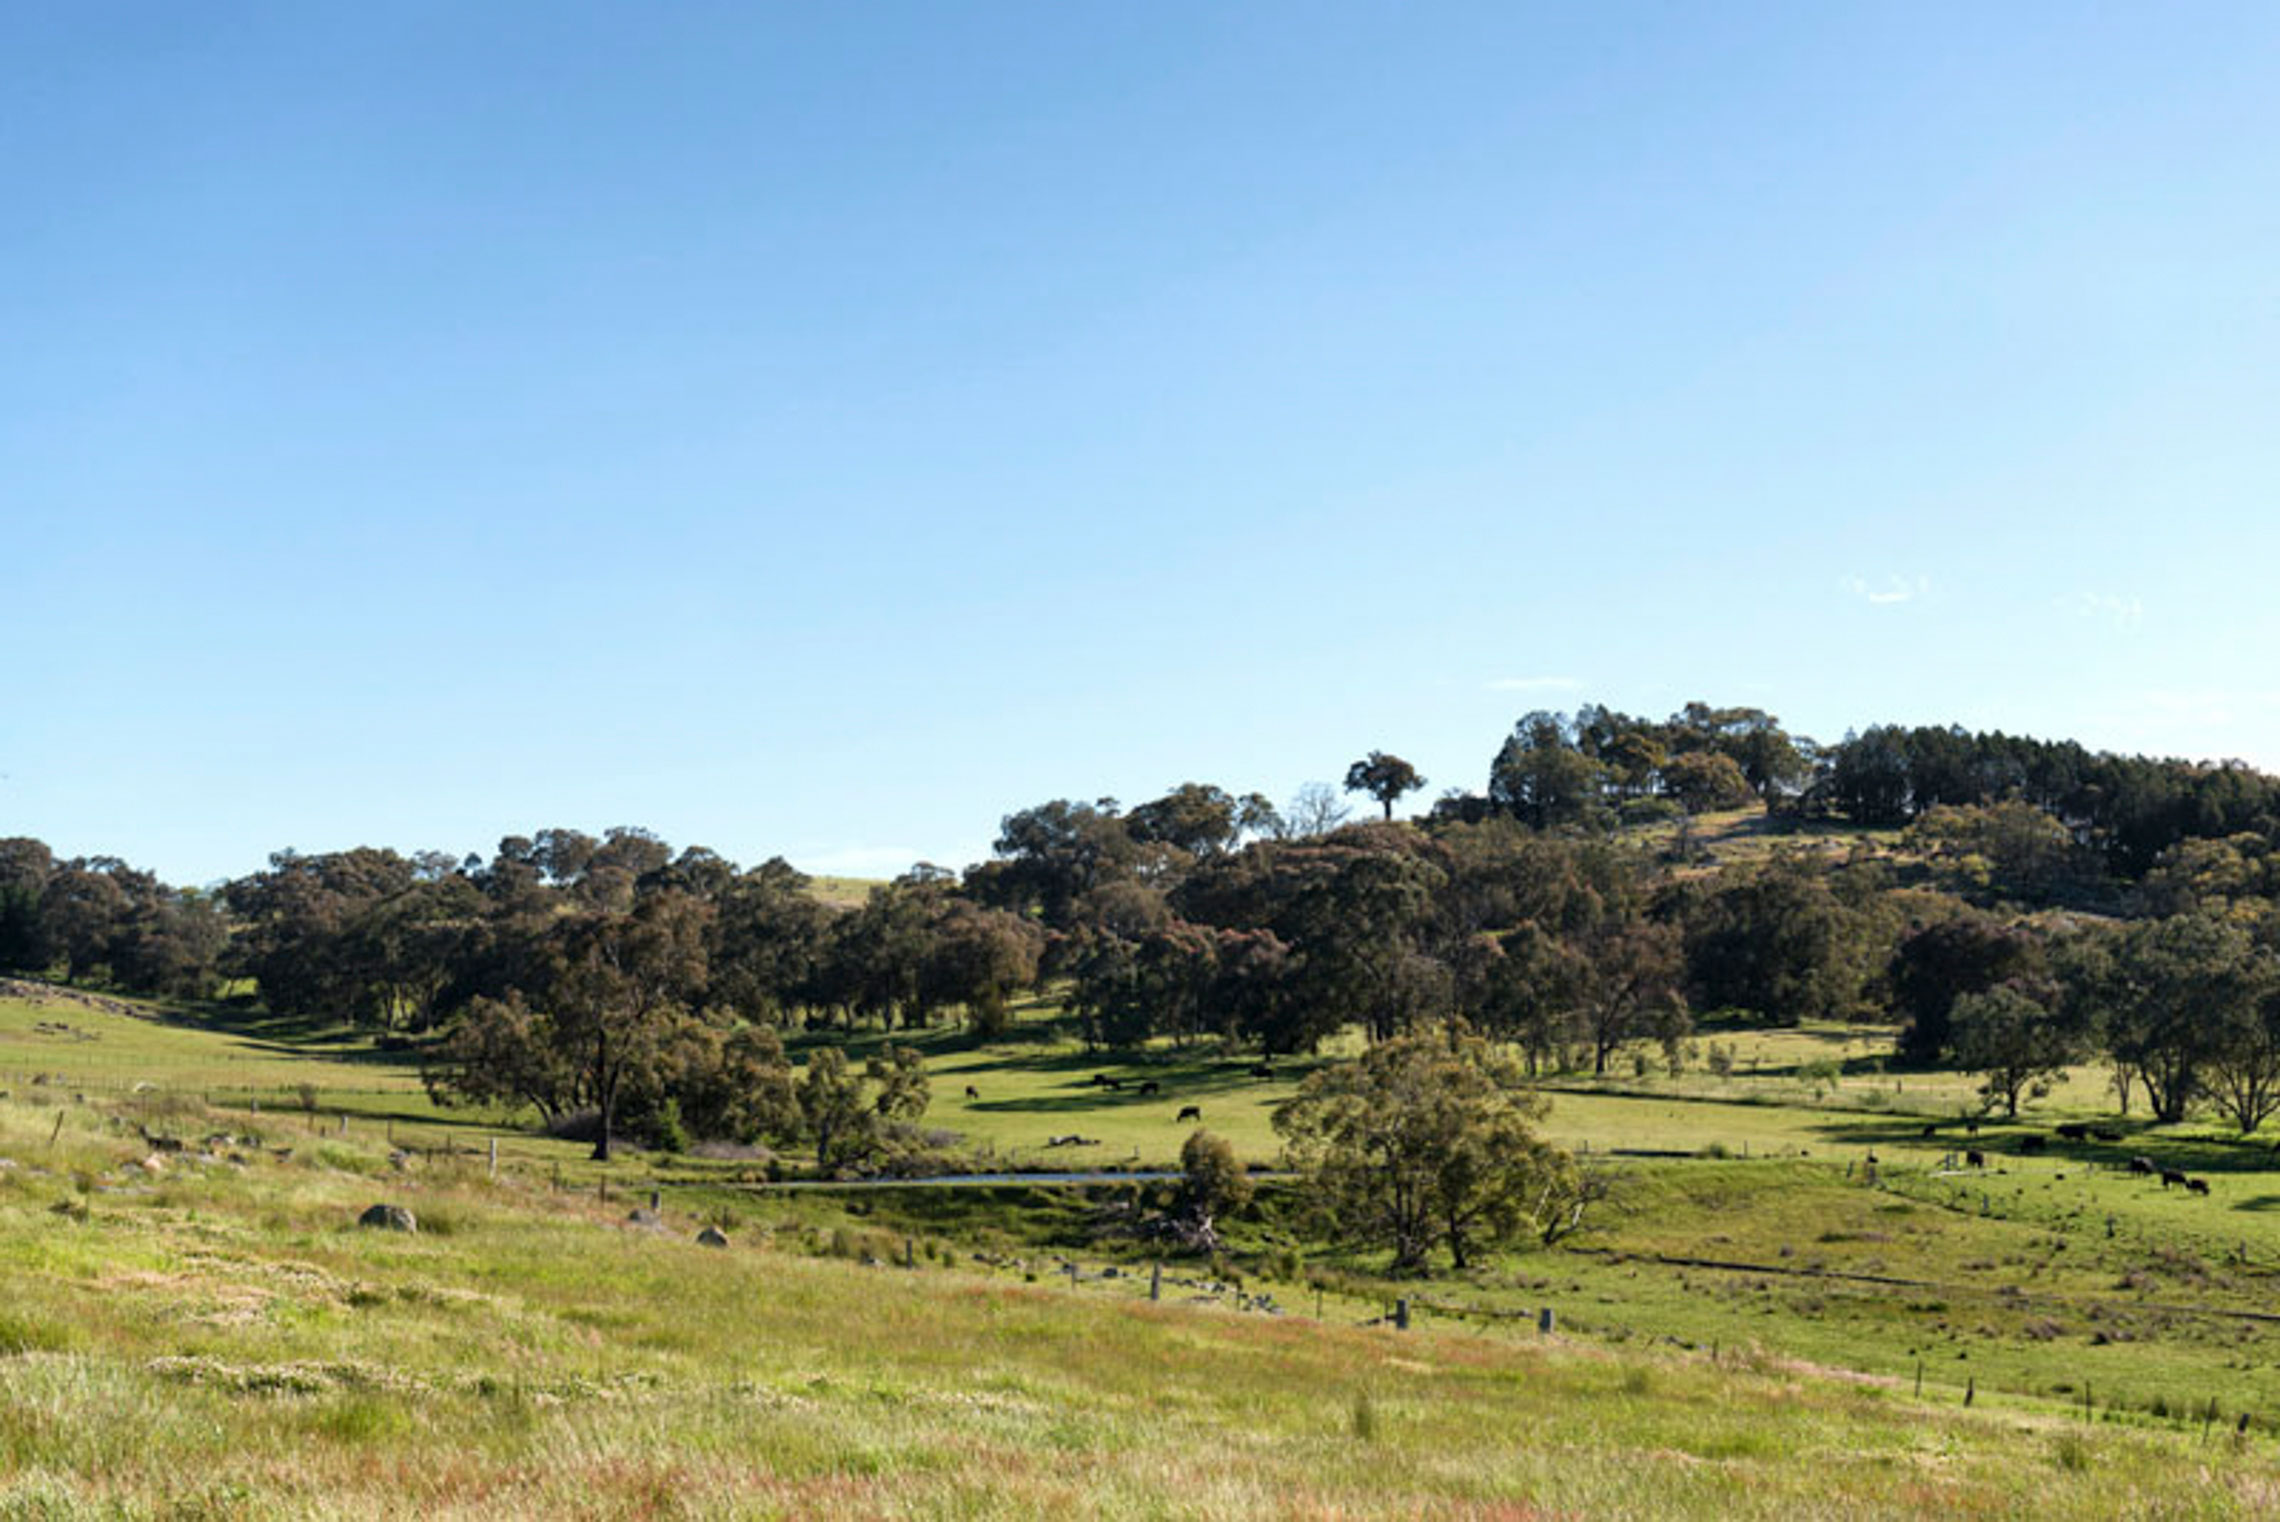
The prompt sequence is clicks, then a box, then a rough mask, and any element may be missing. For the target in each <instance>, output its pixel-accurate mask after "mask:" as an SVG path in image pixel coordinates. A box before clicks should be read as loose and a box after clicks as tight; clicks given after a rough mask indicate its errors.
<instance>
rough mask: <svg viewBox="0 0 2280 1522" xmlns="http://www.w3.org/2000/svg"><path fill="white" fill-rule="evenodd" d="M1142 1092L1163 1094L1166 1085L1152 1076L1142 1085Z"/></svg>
mask: <svg viewBox="0 0 2280 1522" xmlns="http://www.w3.org/2000/svg"><path fill="white" fill-rule="evenodd" d="M1140 1092H1141V1093H1143V1094H1161V1093H1163V1092H1164V1086H1163V1085H1162V1084H1160V1083H1158V1082H1157V1081H1156V1080H1155V1079H1153V1078H1151V1079H1149V1080H1148V1081H1147V1082H1146V1083H1144V1084H1142V1085H1140Z"/></svg>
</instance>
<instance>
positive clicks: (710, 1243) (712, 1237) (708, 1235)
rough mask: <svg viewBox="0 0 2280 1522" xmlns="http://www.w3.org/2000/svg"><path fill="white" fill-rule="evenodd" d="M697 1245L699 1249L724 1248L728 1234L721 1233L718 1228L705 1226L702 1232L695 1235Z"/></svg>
mask: <svg viewBox="0 0 2280 1522" xmlns="http://www.w3.org/2000/svg"><path fill="white" fill-rule="evenodd" d="M697 1245H698V1246H699V1247H726V1246H727V1245H728V1233H727V1232H724V1231H722V1230H721V1229H720V1228H719V1227H718V1226H707V1227H706V1228H705V1229H704V1230H703V1231H700V1232H698V1233H697Z"/></svg>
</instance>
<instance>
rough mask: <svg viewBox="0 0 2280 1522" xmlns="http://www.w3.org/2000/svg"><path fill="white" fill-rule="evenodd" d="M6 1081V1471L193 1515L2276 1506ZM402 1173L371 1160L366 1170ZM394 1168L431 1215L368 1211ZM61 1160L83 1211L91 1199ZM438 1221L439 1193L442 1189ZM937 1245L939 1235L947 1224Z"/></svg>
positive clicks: (1942, 1433)
mask: <svg viewBox="0 0 2280 1522" xmlns="http://www.w3.org/2000/svg"><path fill="white" fill-rule="evenodd" d="M63 1113H65V1114H66V1116H67V1124H66V1126H65V1129H64V1131H63V1134H62V1136H61V1137H60V1139H59V1140H58V1142H57V1143H56V1144H55V1146H54V1147H52V1148H51V1147H49V1146H48V1144H47V1136H48V1126H49V1125H50V1124H52V1122H51V1121H50V1120H49V1114H50V1112H48V1111H46V1110H44V1109H43V1108H41V1107H37V1106H30V1105H25V1104H21V1103H16V1102H11V1103H8V1104H5V1105H0V1154H5V1155H6V1156H8V1157H10V1158H11V1159H16V1160H18V1161H17V1165H16V1166H15V1167H13V1168H9V1169H6V1170H0V1224H4V1228H5V1229H4V1230H0V1285H4V1286H5V1293H6V1296H7V1301H6V1303H7V1306H8V1309H7V1311H6V1312H5V1313H4V1314H0V1347H4V1348H5V1349H6V1350H7V1352H6V1355H5V1356H0V1504H4V1505H6V1506H7V1507H9V1508H11V1509H12V1510H15V1511H21V1512H28V1513H37V1514H41V1515H69V1514H71V1513H73V1512H74V1511H77V1510H86V1511H89V1512H93V1511H96V1510H103V1511H116V1512H123V1513H126V1514H143V1513H147V1514H153V1515H156V1514H169V1515H185V1514H188V1515H198V1514H211V1515H231V1516H239V1515H259V1514H279V1515H320V1514H321V1515H337V1514H342V1513H361V1514H375V1515H406V1516H409V1515H420V1516H450V1515H465V1516H510V1515H514V1516H520V1515H537V1514H621V1515H659V1516H663V1515H684V1514H703V1515H713V1514H746V1515H762V1516H768V1515H774V1516H809V1515H818V1514H841V1515H884V1516H978V1515H990V1516H1069V1515H1084V1514H1100V1513H1112V1514H1118V1515H1139V1516H1166V1517H1178V1516H1213V1517H1238V1516H1239V1517H1259V1516H1266V1517H1272V1516H1310V1517H1323V1516H1328V1517H1374V1516H1388V1517H1391V1516H1399V1517H1418V1516H1435V1515H1439V1516H1460V1515H1462V1516H1475V1515H1480V1516H1504V1517H1532V1516H1543V1515H1591V1516H1638V1517H1674V1516H1701V1517H1746V1516H1782V1517H1796V1516H1851V1515H1862V1514H1868V1513H1875V1514H1891V1513H1902V1512H1916V1513H1923V1514H1937V1515H1941V1516H1948V1517H1956V1516H2003V1515H2015V1514H2019V1513H2021V1512H2022V1511H2024V1510H2026V1509H2028V1508H2029V1507H2030V1506H2031V1508H2032V1509H2033V1511H2034V1512H2035V1514H2036V1515H2038V1516H2043V1517H2067V1516H2098V1515H2111V1514H2113V1513H2114V1512H2115V1511H2116V1510H2126V1511H2129V1512H2132V1513H2133V1514H2137V1515H2153V1514H2158V1513H2160V1512H2161V1511H2163V1510H2164V1509H2165V1508H2166V1509H2170V1510H2173V1511H2175V1512H2176V1513H2178V1514H2196V1515H2248V1514H2253V1513H2255V1512H2256V1511H2258V1510H2260V1509H2262V1508H2264V1507H2266V1506H2268V1505H2269V1504H2270V1503H2271V1502H2272V1501H2273V1500H2274V1499H2276V1498H2280V1489H2276V1479H2275V1474H2274V1471H2273V1469H2272V1467H2271V1465H2270V1463H2269V1460H2268V1456H2267V1455H2266V1453H2265V1452H2264V1450H2263V1447H2262V1445H2261V1444H2251V1445H2249V1446H2248V1447H2247V1448H2246V1449H2245V1450H2240V1451H2236V1450H2235V1448H2234V1447H2232V1446H2231V1445H2229V1444H2212V1445H2211V1446H2209V1447H2207V1448H2201V1447H2198V1446H2193V1445H2189V1444H2187V1443H2186V1442H2184V1441H2181V1440H2180V1439H2178V1438H2176V1437H2173V1436H2170V1435H2167V1434H2163V1433H2159V1432H2154V1431H2147V1430H2138V1429H2133V1428H2129V1427H2122V1426H2114V1425H2111V1424H2104V1425H2100V1426H2098V1427H2095V1428H2091V1429H2087V1430H2086V1431H2081V1430H2077V1429H2076V1428H2075V1427H2073V1426H2072V1425H2070V1424H2069V1423H2067V1422H2065V1421H2064V1420H2063V1419H2061V1418H2058V1417H2055V1416H2051V1415H2043V1414H2035V1413H2027V1412H2019V1411H1990V1410H1987V1409H1984V1408H1982V1409H1979V1410H1975V1411H1973V1412H1968V1413H1967V1412H1964V1411H1961V1410H1958V1409H1955V1408H1953V1407H1952V1406H1940V1407H1934V1406H1931V1405H1919V1404H1917V1403H1915V1402H1913V1401H1911V1400H1910V1399H1908V1398H1906V1397H1905V1396H1904V1395H1903V1394H1902V1393H1901V1392H1900V1391H1898V1390H1897V1389H1895V1388H1893V1387H1892V1386H1889V1385H1880V1384H1875V1383H1863V1382H1859V1381H1849V1380H1835V1379H1826V1378H1820V1377H1814V1376H1813V1375H1812V1374H1811V1373H1810V1372H1809V1371H1806V1370H1803V1369H1800V1368H1798V1367H1796V1366H1794V1365H1791V1364H1789V1363H1786V1362H1784V1361H1782V1360H1780V1359H1776V1358H1769V1357H1766V1356H1763V1355H1760V1354H1754V1353H1750V1354H1744V1355H1742V1356H1738V1357H1737V1356H1732V1355H1730V1354H1729V1355H1728V1356H1725V1357H1722V1358H1721V1359H1720V1360H1719V1361H1717V1362H1715V1363H1713V1362H1712V1361H1711V1360H1709V1359H1707V1358H1705V1357H1701V1356H1674V1355H1671V1354H1668V1353H1662V1352H1648V1351H1643V1350H1618V1351H1610V1350H1608V1349H1606V1348H1604V1347H1600V1346H1596V1345H1593V1344H1591V1343H1589V1342H1585V1343H1578V1342H1574V1341H1571V1340H1568V1339H1565V1338H1554V1339H1551V1340H1548V1341H1544V1340H1539V1339H1537V1338H1535V1337H1534V1335H1533V1334H1532V1333H1531V1334H1529V1335H1528V1336H1526V1337H1524V1338H1519V1339H1514V1338H1509V1337H1483V1336H1478V1335H1473V1334H1468V1333H1464V1332H1462V1331H1458V1330H1454V1329H1448V1330H1442V1329H1424V1330H1420V1331H1416V1332H1412V1333H1410V1334H1407V1335H1402V1334H1397V1333H1394V1332H1391V1331H1388V1330H1382V1329H1380V1330H1363V1329H1357V1328H1353V1327H1345V1326H1337V1325H1327V1324H1322V1323H1317V1322H1313V1321H1310V1320H1305V1319H1302V1318H1295V1317H1293V1318H1281V1319H1268V1318H1262V1317H1246V1316H1238V1315H1234V1314H1230V1313H1225V1312H1220V1311H1214V1310H1209V1309H1200V1308H1193V1307H1188V1306H1183V1305H1169V1304H1168V1305H1162V1306H1151V1305H1148V1304H1146V1303H1144V1302H1143V1301H1142V1300H1141V1299H1140V1298H1139V1296H1138V1293H1137V1290H1136V1288H1135V1287H1133V1286H1131V1284H1130V1282H1129V1281H1111V1282H1110V1283H1109V1284H1107V1285H1105V1286H1094V1287H1091V1288H1086V1289H1074V1290H1072V1289H1065V1288H1060V1287H1050V1286H1047V1285H1041V1284H1029V1283H1024V1282H1021V1281H1020V1280H1019V1279H1017V1278H1015V1277H1013V1276H1006V1275H999V1276H994V1277H993V1276H989V1275H985V1274H979V1273H976V1272H973V1271H970V1269H969V1268H967V1267H951V1266H945V1265H942V1264H939V1263H935V1264H933V1265H931V1266H928V1267H925V1268H922V1269H920V1270H917V1271H906V1270H901V1269H889V1268H864V1267H860V1266H856V1265H854V1264H851V1263H848V1262H844V1261H837V1260H833V1259H828V1258H815V1257H810V1256H808V1255H806V1253H805V1252H804V1251H803V1246H804V1244H805V1242H806V1241H807V1236H806V1234H805V1233H804V1232H802V1231H800V1230H798V1229H796V1228H791V1227H785V1228H784V1229H781V1230H778V1231H775V1232H771V1231H769V1230H768V1229H767V1225H768V1222H767V1220H766V1219H765V1218H755V1219H747V1220H745V1221H743V1222H740V1223H739V1226H738V1230H737V1232H736V1240H735V1242H734V1245H732V1246H731V1247H730V1248H729V1249H728V1250H726V1251H708V1250H706V1249H703V1248H699V1247H696V1246H694V1245H692V1244H690V1243H689V1242H688V1241H687V1240H686V1235H687V1233H688V1231H689V1230H690V1229H691V1228H692V1226H693V1225H694V1222H692V1221H690V1220H688V1219H685V1218H675V1219H671V1220H670V1221H669V1223H668V1224H669V1226H670V1228H671V1230H670V1232H669V1233H667V1234H651V1233H649V1232H645V1231H639V1230H629V1229H627V1228H625V1227H624V1226H623V1225H621V1224H619V1223H618V1222H617V1221H616V1220H615V1213H614V1212H609V1213H605V1212H603V1211H601V1210H599V1209H589V1208H585V1207H582V1206H573V1205H571V1204H570V1203H568V1202H567V1201H565V1200H562V1199H558V1198H553V1197H550V1196H549V1195H548V1194H547V1193H546V1191H544V1190H543V1189H533V1188H532V1187H531V1186H529V1185H527V1184H518V1183H514V1182H512V1181H509V1182H506V1183H502V1184H497V1185H494V1184H491V1183H489V1182H488V1181H486V1180H484V1179H483V1178H481V1177H480V1176H478V1175H477V1174H475V1173H474V1171H473V1170H471V1169H464V1168H461V1169H454V1168H450V1167H445V1168H442V1169H439V1170H427V1169H423V1168H417V1167H416V1168H415V1170H414V1171H413V1172H412V1173H410V1174H403V1175H399V1174H394V1173H391V1172H390V1170H389V1169H388V1168H387V1165H386V1164H385V1162H384V1161H383V1159H382V1157H381V1155H380V1153H379V1151H378V1149H377V1148H375V1147H372V1146H369V1145H362V1146H360V1145H357V1144H355V1143H353V1142H352V1143H350V1144H337V1143H335V1144H327V1145H326V1147H325V1148H324V1149H323V1150H321V1151H318V1152H315V1153H313V1154H312V1153H310V1152H309V1151H308V1149H306V1148H304V1149H303V1151H302V1153H301V1154H299V1155H296V1156H295V1157H294V1158H293V1159H291V1160H289V1161H286V1162H278V1161H277V1160H275V1159H274V1158H272V1157H270V1156H269V1155H268V1154H266V1153H247V1154H246V1155H247V1156H248V1157H249V1158H250V1159H251V1160H250V1161H248V1162H246V1163H244V1164H242V1165H241V1164H233V1163H231V1162H228V1161H226V1160H225V1161H218V1162H212V1163H200V1162H189V1161H180V1160H178V1161H177V1162H175V1163H174V1164H172V1165H170V1166H169V1167H168V1168H167V1169H166V1170H164V1171H163V1172H162V1173H158V1174H155V1175H152V1174H148V1173H146V1172H145V1171H144V1170H143V1169H142V1168H140V1167H139V1166H137V1164H136V1154H137V1153H138V1151H139V1149H138V1148H135V1147H132V1146H130V1145H128V1143H127V1140H126V1138H124V1137H121V1136H120V1135H118V1134H117V1133H116V1132H115V1131H112V1130H110V1129H109V1128H107V1127H105V1126H104V1125H103V1124H102V1123H101V1121H100V1118H99V1117H98V1116H97V1115H95V1114H94V1113H93V1112H92V1111H90V1110H87V1109H81V1108H66V1109H65V1110H64V1112H63ZM373 1173H378V1174H381V1175H384V1177H381V1178H373V1177H368V1176H367V1175H368V1174H373ZM382 1196H386V1197H388V1198H393V1199H401V1200H403V1201H405V1202H407V1203H409V1204H410V1205H411V1206H412V1207H413V1208H414V1209H416V1210H418V1211H419V1212H420V1213H421V1214H422V1215H423V1216H424V1217H425V1219H426V1220H427V1222H428V1223H429V1228H430V1229H429V1230H428V1231H426V1232H423V1233H422V1234H421V1235H419V1236H416V1237H411V1238H404V1237H397V1236H392V1235H386V1234H380V1233H369V1232H361V1231H358V1230H356V1229H354V1228H353V1227H350V1226H349V1225H347V1224H346V1223H347V1221H348V1220H349V1218H350V1216H351V1215H352V1213H353V1212H354V1211H355V1210H356V1209H357V1208H358V1207H360V1206H361V1205H363V1204H365V1203H367V1202H369V1201H371V1200H373V1199H375V1198H379V1197H382ZM58 1201H66V1202H76V1203H78V1204H81V1205H83V1206H84V1208H85V1211H86V1218H85V1219H84V1220H81V1219H74V1218H72V1217H71V1216H68V1215H63V1214H58V1213H56V1212H55V1211H54V1210H53V1209H52V1208H51V1207H52V1206H53V1205H54V1204H55V1203H57V1202H58ZM439 1227H440V1228H442V1229H441V1230H437V1229H436V1228H439ZM922 1261H925V1260H922Z"/></svg>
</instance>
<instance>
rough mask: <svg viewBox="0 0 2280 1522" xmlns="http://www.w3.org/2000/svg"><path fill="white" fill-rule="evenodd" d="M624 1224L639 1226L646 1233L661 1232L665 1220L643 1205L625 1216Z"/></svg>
mask: <svg viewBox="0 0 2280 1522" xmlns="http://www.w3.org/2000/svg"><path fill="white" fill-rule="evenodd" d="M625 1224H626V1225H628V1226H639V1227H641V1228H643V1229H644V1230H647V1231H663V1230H664V1229H665V1218H664V1217H663V1216H660V1215H659V1214H658V1213H657V1212H656V1211H654V1210H651V1209H650V1208H649V1207H648V1206H647V1205H643V1206H640V1207H638V1208H636V1209H635V1210H633V1211H632V1212H630V1213H629V1214H628V1215H627V1216H626V1218H625Z"/></svg>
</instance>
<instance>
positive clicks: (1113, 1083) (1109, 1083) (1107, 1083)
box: [1100, 1078, 1124, 1089]
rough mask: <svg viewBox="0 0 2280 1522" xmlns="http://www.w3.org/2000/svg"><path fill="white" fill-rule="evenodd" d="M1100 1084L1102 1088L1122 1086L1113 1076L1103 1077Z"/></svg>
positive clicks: (1118, 1087) (1119, 1087)
mask: <svg viewBox="0 0 2280 1522" xmlns="http://www.w3.org/2000/svg"><path fill="white" fill-rule="evenodd" d="M1100 1086H1101V1087H1102V1088H1104V1089H1121V1088H1123V1087H1124V1085H1123V1084H1122V1083H1121V1082H1119V1081H1118V1080H1116V1079H1114V1078H1103V1079H1102V1080H1101V1081H1100Z"/></svg>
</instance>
